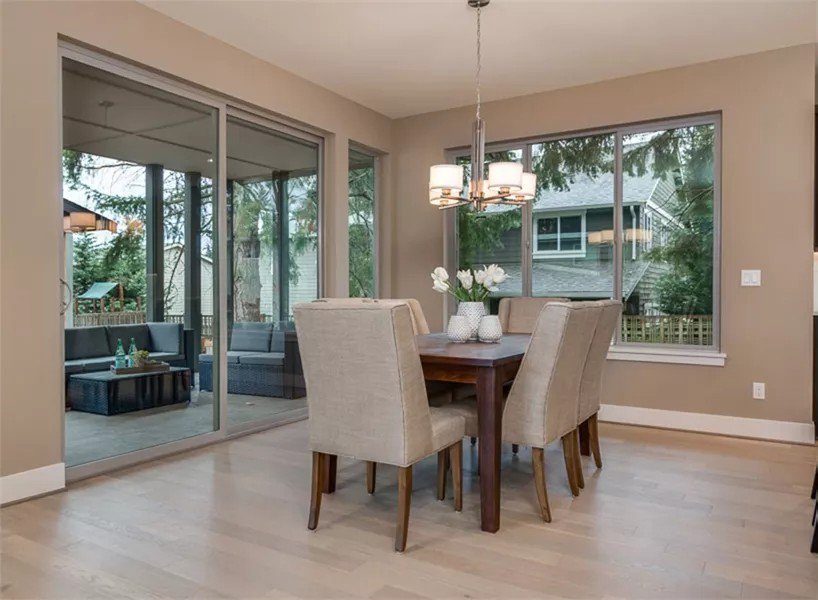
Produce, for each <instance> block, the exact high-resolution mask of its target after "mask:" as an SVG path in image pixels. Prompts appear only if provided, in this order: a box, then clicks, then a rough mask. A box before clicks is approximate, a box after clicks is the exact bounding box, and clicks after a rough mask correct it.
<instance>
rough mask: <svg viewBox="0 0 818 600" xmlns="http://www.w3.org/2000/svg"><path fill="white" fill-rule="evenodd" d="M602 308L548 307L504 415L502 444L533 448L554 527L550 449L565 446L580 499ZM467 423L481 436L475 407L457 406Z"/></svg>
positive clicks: (543, 505)
mask: <svg viewBox="0 0 818 600" xmlns="http://www.w3.org/2000/svg"><path fill="white" fill-rule="evenodd" d="M600 312H601V308H600V307H599V306H598V305H597V303H595V302H574V303H563V302H560V303H556V302H555V303H548V304H546V305H545V306H544V307H543V308H542V310H541V311H540V315H539V317H538V318H537V322H536V324H535V326H534V330H533V332H532V334H531V341H530V342H529V345H528V349H527V350H526V353H525V356H524V357H523V362H522V364H521V365H520V369H519V371H518V372H517V377H516V378H515V379H514V383H513V384H512V386H511V390H510V391H509V394H508V397H507V399H506V403H505V408H504V410H503V441H504V442H506V443H510V444H519V445H526V446H531V456H532V467H533V470H534V484H535V487H536V490H537V500H538V502H539V507H540V513H541V515H542V518H543V520H544V521H546V522H550V521H551V509H550V507H549V504H548V493H547V490H546V486H545V450H544V449H545V447H546V446H547V445H548V444H550V443H551V442H553V441H556V440H561V441H562V449H563V454H564V456H565V470H566V473H567V475H568V483H569V485H570V487H571V493H572V494H573V495H574V496H576V495H578V494H579V484H578V481H577V476H578V474H577V465H578V463H579V458H578V455H577V453H578V451H579V447H578V437H577V431H576V428H577V420H576V414H577V413H576V411H577V407H578V404H579V389H580V381H581V378H582V373H583V370H584V367H585V361H586V359H587V357H588V350H589V349H590V346H591V340H592V338H593V335H594V331H595V328H596V324H597V321H598V320H599V315H600ZM453 407H454V408H456V409H457V410H458V411H459V412H460V414H462V415H463V417H464V418H465V423H466V435H470V436H471V435H477V433H478V421H477V411H476V408H475V406H474V403H473V402H456V403H455V404H454V405H453Z"/></svg>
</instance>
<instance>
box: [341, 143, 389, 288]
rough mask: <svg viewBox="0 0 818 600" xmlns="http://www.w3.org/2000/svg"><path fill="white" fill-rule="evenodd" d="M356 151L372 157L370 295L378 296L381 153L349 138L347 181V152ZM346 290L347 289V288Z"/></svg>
mask: <svg viewBox="0 0 818 600" xmlns="http://www.w3.org/2000/svg"><path fill="white" fill-rule="evenodd" d="M350 152H357V153H358V154H363V155H365V156H369V157H371V158H372V168H373V171H374V173H373V177H372V191H373V201H372V230H373V232H374V236H373V240H372V297H373V298H380V297H381V294H380V260H381V259H380V255H381V252H380V243H381V239H380V238H381V234H380V229H381V228H380V212H381V210H380V196H381V194H380V193H379V185H380V183H381V180H380V179H381V164H382V162H383V160H382V159H383V153H381V152H377V151H375V150H373V149H371V148H369V147H367V146H364V145H363V144H359V143H358V142H356V141H354V140H349V141H348V144H347V181H349V153H350ZM347 218H349V190H347ZM348 279H349V223H347V280H348ZM347 292H349V290H348V289H347Z"/></svg>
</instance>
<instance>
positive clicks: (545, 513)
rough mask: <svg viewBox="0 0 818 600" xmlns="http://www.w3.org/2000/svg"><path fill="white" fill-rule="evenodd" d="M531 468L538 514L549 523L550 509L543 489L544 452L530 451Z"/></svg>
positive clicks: (540, 450) (540, 449)
mask: <svg viewBox="0 0 818 600" xmlns="http://www.w3.org/2000/svg"><path fill="white" fill-rule="evenodd" d="M531 466H532V467H533V469H534V488H535V489H536V490H537V502H538V503H539V505H540V514H541V515H542V520H543V521H545V522H546V523H550V522H551V507H550V506H548V491H547V490H546V487H545V451H544V450H543V449H542V448H532V449H531Z"/></svg>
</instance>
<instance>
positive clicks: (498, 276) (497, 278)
mask: <svg viewBox="0 0 818 600" xmlns="http://www.w3.org/2000/svg"><path fill="white" fill-rule="evenodd" d="M494 267H495V268H494V275H492V277H491V278H492V279H493V280H494V283H503V282H504V281H505V280H506V279H508V275H507V274H506V272H505V271H504V270H503V267H498V266H497V265H494Z"/></svg>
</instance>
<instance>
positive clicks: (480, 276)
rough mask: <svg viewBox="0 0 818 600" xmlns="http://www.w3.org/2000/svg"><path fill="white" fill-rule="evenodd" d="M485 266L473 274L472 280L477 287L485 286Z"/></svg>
mask: <svg viewBox="0 0 818 600" xmlns="http://www.w3.org/2000/svg"><path fill="white" fill-rule="evenodd" d="M485 268H486V265H483V268H482V269H480V270H479V271H476V272H475V274H474V280H475V281H476V282H477V285H485V281H486V271H485Z"/></svg>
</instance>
